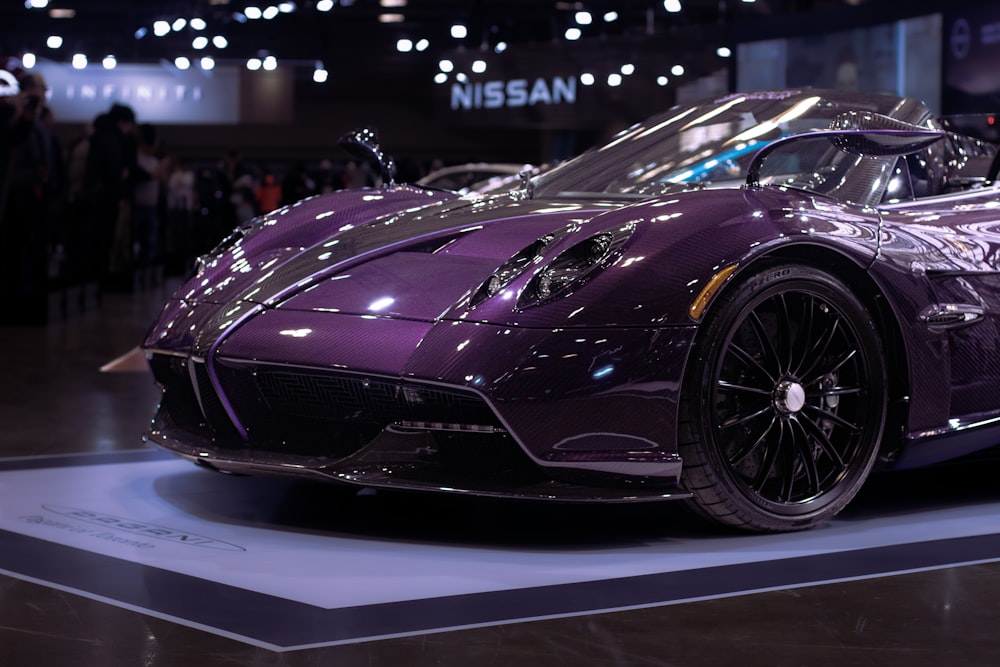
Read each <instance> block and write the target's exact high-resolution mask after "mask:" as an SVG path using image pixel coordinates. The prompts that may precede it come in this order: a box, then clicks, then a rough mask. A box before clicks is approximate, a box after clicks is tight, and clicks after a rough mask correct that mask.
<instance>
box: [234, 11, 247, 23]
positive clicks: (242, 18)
mask: <svg viewBox="0 0 1000 667" xmlns="http://www.w3.org/2000/svg"><path fill="white" fill-rule="evenodd" d="M233 20H234V21H236V22H237V23H246V22H247V15H246V14H244V13H243V12H233Z"/></svg>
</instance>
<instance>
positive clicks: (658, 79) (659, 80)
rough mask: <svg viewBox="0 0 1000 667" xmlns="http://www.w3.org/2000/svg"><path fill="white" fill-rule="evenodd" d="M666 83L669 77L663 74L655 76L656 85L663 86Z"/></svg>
mask: <svg viewBox="0 0 1000 667" xmlns="http://www.w3.org/2000/svg"><path fill="white" fill-rule="evenodd" d="M668 83H670V79H668V78H667V77H665V76H663V75H662V74H661V75H660V76H658V77H656V85H657V86H665V85H667V84H668Z"/></svg>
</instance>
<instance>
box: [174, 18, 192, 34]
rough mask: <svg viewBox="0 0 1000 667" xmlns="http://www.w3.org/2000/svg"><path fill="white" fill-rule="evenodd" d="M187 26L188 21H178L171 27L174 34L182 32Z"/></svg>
mask: <svg viewBox="0 0 1000 667" xmlns="http://www.w3.org/2000/svg"><path fill="white" fill-rule="evenodd" d="M187 24H188V22H187V19H177V20H176V21H174V22H173V24H172V25H171V26H170V27H171V28H173V29H174V32H180V31H181V30H183V29H184V26H186V25H187Z"/></svg>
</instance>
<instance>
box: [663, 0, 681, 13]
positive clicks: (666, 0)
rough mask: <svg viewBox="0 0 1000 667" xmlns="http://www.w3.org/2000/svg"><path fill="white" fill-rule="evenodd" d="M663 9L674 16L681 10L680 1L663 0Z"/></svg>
mask: <svg viewBox="0 0 1000 667" xmlns="http://www.w3.org/2000/svg"><path fill="white" fill-rule="evenodd" d="M663 8H664V9H666V10H667V11H668V12H670V13H671V14H676V13H677V12H679V11H680V10H681V0H663Z"/></svg>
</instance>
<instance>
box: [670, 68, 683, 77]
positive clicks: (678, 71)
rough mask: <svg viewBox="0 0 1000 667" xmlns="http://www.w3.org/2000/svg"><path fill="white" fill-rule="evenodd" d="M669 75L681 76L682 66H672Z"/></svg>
mask: <svg viewBox="0 0 1000 667" xmlns="http://www.w3.org/2000/svg"><path fill="white" fill-rule="evenodd" d="M670 73H671V74H673V75H674V76H682V75H683V74H684V65H674V66H673V67H671V68H670Z"/></svg>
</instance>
